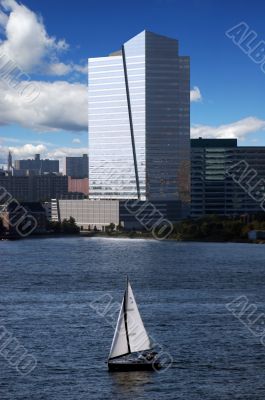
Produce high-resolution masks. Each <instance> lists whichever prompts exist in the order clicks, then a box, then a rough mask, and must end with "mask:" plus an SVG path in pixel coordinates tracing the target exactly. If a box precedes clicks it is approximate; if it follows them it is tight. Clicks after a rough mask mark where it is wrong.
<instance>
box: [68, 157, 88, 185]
mask: <svg viewBox="0 0 265 400" xmlns="http://www.w3.org/2000/svg"><path fill="white" fill-rule="evenodd" d="M65 174H66V175H67V176H70V177H71V178H73V179H84V178H88V155H87V154H83V156H82V157H66V159H65Z"/></svg>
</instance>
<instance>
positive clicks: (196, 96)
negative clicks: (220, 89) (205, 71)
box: [190, 86, 202, 103]
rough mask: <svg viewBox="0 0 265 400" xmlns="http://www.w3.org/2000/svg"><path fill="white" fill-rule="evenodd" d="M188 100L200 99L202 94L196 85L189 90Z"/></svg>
mask: <svg viewBox="0 0 265 400" xmlns="http://www.w3.org/2000/svg"><path fill="white" fill-rule="evenodd" d="M190 101H191V102H195V103H198V102H199V101H202V95H201V91H200V89H199V88H198V86H194V87H193V89H191V91H190Z"/></svg>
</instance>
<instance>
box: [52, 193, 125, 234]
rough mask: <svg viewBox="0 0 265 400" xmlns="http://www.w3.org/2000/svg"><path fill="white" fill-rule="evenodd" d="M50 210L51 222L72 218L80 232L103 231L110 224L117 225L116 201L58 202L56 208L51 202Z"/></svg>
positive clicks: (117, 204)
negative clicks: (95, 229)
mask: <svg viewBox="0 0 265 400" xmlns="http://www.w3.org/2000/svg"><path fill="white" fill-rule="evenodd" d="M51 210H52V216H51V218H52V220H53V221H55V220H56V219H57V220H59V221H63V220H64V219H69V218H70V217H73V218H74V219H75V221H76V224H77V225H78V226H79V227H80V229H81V230H93V229H94V228H95V227H96V228H97V229H98V230H104V229H105V227H106V226H108V225H109V224H111V223H113V224H115V225H118V224H119V201H117V200H96V201H93V200H87V199H84V200H58V201H57V208H56V207H55V206H54V201H53V202H52V207H51Z"/></svg>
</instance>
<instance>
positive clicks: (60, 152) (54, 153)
mask: <svg viewBox="0 0 265 400" xmlns="http://www.w3.org/2000/svg"><path fill="white" fill-rule="evenodd" d="M87 153H88V147H79V148H74V147H59V148H57V149H53V150H51V151H49V152H48V153H47V156H48V157H50V158H56V159H64V158H65V157H67V156H69V157H71V156H73V157H74V156H82V154H87Z"/></svg>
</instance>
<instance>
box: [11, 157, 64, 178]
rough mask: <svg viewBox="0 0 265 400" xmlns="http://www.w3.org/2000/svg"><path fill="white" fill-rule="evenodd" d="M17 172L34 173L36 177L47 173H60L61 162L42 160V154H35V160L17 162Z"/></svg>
mask: <svg viewBox="0 0 265 400" xmlns="http://www.w3.org/2000/svg"><path fill="white" fill-rule="evenodd" d="M15 170H18V171H20V172H21V174H22V173H23V171H24V174H25V175H26V172H25V171H29V173H28V174H31V173H34V174H36V175H41V174H45V173H59V160H49V159H46V160H42V159H41V158H40V154H35V158H34V159H33V160H31V159H28V160H15Z"/></svg>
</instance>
